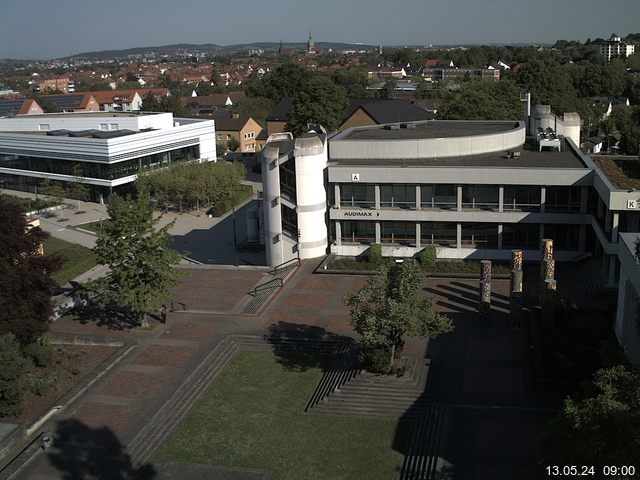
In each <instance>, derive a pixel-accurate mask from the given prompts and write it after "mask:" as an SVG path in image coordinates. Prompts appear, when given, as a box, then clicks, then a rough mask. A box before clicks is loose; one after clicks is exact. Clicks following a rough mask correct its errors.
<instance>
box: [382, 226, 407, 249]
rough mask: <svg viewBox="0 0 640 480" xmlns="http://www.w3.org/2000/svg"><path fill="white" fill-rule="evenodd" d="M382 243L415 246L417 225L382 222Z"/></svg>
mask: <svg viewBox="0 0 640 480" xmlns="http://www.w3.org/2000/svg"><path fill="white" fill-rule="evenodd" d="M380 242H381V243H392V244H400V245H409V244H415V242H416V224H415V223H413V222H380Z"/></svg>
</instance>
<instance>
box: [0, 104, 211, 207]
mask: <svg viewBox="0 0 640 480" xmlns="http://www.w3.org/2000/svg"><path fill="white" fill-rule="evenodd" d="M197 159H199V160H202V161H215V159H216V143H215V123H214V122H213V121H212V120H199V119H185V118H174V117H173V115H172V114H171V113H97V112H96V113H63V114H44V115H32V116H28V117H27V116H26V117H15V118H0V187H2V188H8V189H14V190H24V191H32V192H35V191H37V186H38V185H39V184H40V183H41V182H42V181H43V180H44V179H50V180H52V181H60V182H71V181H77V179H78V176H77V173H78V172H81V175H80V178H81V181H82V182H83V183H86V184H87V185H89V186H90V187H91V198H92V199H93V200H95V201H99V200H106V198H107V197H108V195H109V194H110V193H111V192H113V191H114V190H116V191H117V190H120V191H127V190H128V189H130V188H131V185H132V182H133V181H134V180H135V179H136V177H137V175H138V173H140V172H143V171H145V170H149V169H153V168H158V167H161V166H165V165H169V164H171V163H174V162H180V161H187V160H197Z"/></svg>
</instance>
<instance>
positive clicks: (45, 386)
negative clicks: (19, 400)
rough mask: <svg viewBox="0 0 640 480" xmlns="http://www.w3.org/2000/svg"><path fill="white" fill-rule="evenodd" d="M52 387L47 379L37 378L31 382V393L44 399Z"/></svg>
mask: <svg viewBox="0 0 640 480" xmlns="http://www.w3.org/2000/svg"><path fill="white" fill-rule="evenodd" d="M50 387H51V385H49V380H48V378H47V377H36V378H34V379H33V380H32V382H31V391H32V392H33V393H35V394H36V395H38V396H39V397H44V396H45V395H46V394H48V393H49V388H50Z"/></svg>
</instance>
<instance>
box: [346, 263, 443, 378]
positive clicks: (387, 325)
mask: <svg viewBox="0 0 640 480" xmlns="http://www.w3.org/2000/svg"><path fill="white" fill-rule="evenodd" d="M423 278H424V277H423V274H422V272H421V271H420V267H419V266H418V264H417V262H416V261H415V260H405V261H404V262H402V263H395V264H393V265H391V266H389V265H383V266H382V267H381V268H380V270H379V272H378V273H377V274H376V275H375V276H372V277H370V278H369V280H368V281H367V283H366V284H365V286H364V287H363V288H362V289H360V291H359V292H357V293H354V294H352V295H348V296H347V297H345V299H344V300H345V303H346V304H347V305H348V306H349V307H351V312H350V315H351V325H352V326H353V329H354V330H355V331H356V332H358V333H359V334H360V335H361V336H362V343H363V347H364V349H378V350H380V349H382V350H385V351H386V352H388V353H387V354H388V359H389V362H388V363H389V365H390V366H392V365H393V359H394V357H395V354H396V350H397V349H398V348H401V347H402V344H403V337H404V336H405V335H411V336H413V337H418V338H427V337H430V338H435V337H436V336H437V335H440V334H441V333H447V332H450V331H452V330H453V324H452V323H451V321H450V320H449V319H448V318H447V317H446V316H444V315H442V314H440V313H437V312H435V311H434V305H435V300H434V299H433V298H431V297H426V296H425V295H424V293H423V291H422V282H423Z"/></svg>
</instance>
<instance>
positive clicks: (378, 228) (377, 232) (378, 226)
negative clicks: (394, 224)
mask: <svg viewBox="0 0 640 480" xmlns="http://www.w3.org/2000/svg"><path fill="white" fill-rule="evenodd" d="M376 243H380V222H376Z"/></svg>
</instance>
